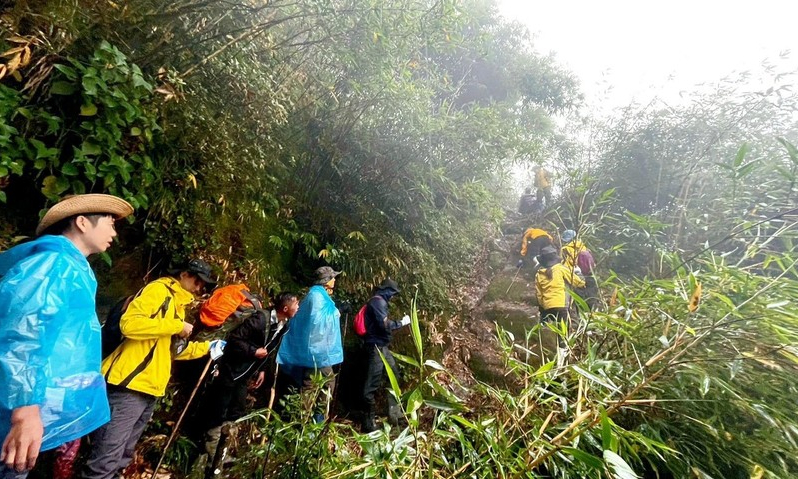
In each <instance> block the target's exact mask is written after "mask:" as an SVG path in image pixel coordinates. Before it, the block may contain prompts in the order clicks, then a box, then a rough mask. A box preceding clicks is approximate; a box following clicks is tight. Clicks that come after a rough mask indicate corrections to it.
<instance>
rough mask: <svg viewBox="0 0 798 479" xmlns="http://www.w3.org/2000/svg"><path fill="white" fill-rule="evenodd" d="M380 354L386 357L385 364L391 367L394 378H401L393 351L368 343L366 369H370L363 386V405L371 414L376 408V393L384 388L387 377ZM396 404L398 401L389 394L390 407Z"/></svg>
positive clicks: (386, 347)
mask: <svg viewBox="0 0 798 479" xmlns="http://www.w3.org/2000/svg"><path fill="white" fill-rule="evenodd" d="M380 352H382V355H383V356H385V362H386V363H388V366H390V368H391V371H393V374H394V376H396V377H397V379H398V377H399V370H398V369H397V368H396V361H395V360H394V358H393V354H391V351H390V350H389V349H388V346H377V345H376V344H369V343H366V358H367V359H366V367H367V368H368V369H367V370H366V382H365V384H364V385H363V403H364V404H365V406H366V408H367V410H368V411H371V412H374V410H375V406H376V401H375V399H374V393H376V392H377V389H379V388H380V387H381V386H382V384H383V378H384V376H385V364H383V362H382V358H381V357H380ZM396 404H397V403H396V399H394V397H393V394H388V405H389V406H395V405H396Z"/></svg>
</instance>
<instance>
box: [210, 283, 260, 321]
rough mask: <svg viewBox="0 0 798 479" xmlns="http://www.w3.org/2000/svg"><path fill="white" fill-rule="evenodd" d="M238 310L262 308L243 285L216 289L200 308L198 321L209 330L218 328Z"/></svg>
mask: <svg viewBox="0 0 798 479" xmlns="http://www.w3.org/2000/svg"><path fill="white" fill-rule="evenodd" d="M239 308H242V309H246V308H250V309H251V308H262V305H261V304H260V301H258V299H257V298H255V297H254V296H252V294H251V293H250V292H249V288H247V285H245V284H243V283H242V284H231V285H228V286H223V287H221V288H217V289H216V290H215V291H214V292H213V294H212V295H211V297H210V298H208V301H205V304H203V305H202V308H200V321H201V322H202V324H204V325H205V326H208V327H209V328H218V327H219V326H221V325H222V324H224V322H225V321H226V320H227V319H228V318H229V317H230V316H232V315H233V314H235V313H236V311H238V310H239Z"/></svg>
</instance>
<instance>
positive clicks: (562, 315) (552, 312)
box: [540, 308, 568, 323]
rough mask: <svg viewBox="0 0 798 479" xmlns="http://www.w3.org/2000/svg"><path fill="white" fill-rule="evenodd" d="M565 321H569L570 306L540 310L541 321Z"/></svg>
mask: <svg viewBox="0 0 798 479" xmlns="http://www.w3.org/2000/svg"><path fill="white" fill-rule="evenodd" d="M547 321H565V322H566V323H567V322H568V308H549V309H541V310H540V322H541V323H545V322H547Z"/></svg>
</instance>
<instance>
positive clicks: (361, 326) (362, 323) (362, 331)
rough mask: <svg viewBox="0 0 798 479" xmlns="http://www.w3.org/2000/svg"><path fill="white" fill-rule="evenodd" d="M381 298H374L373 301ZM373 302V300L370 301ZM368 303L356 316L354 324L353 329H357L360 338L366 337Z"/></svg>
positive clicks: (356, 332)
mask: <svg viewBox="0 0 798 479" xmlns="http://www.w3.org/2000/svg"><path fill="white" fill-rule="evenodd" d="M379 297H380V296H373V297H372V298H371V299H374V298H379ZM369 301H371V300H369ZM368 305H369V304H368V303H366V304H364V305H363V307H362V308H360V311H358V312H357V314H356V315H355V320H354V321H353V322H352V327H353V328H355V334H357V335H358V336H365V335H366V308H367V307H368Z"/></svg>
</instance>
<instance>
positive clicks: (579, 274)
mask: <svg viewBox="0 0 798 479" xmlns="http://www.w3.org/2000/svg"><path fill="white" fill-rule="evenodd" d="M574 274H575V275H577V276H582V268H580V267H579V266H574Z"/></svg>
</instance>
